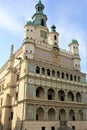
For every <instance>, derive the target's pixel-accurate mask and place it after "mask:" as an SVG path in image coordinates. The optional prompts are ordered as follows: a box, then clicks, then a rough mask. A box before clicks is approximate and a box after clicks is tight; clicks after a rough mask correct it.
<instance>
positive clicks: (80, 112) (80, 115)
mask: <svg viewBox="0 0 87 130" xmlns="http://www.w3.org/2000/svg"><path fill="white" fill-rule="evenodd" d="M78 120H79V121H82V120H83V112H82V110H79V111H78Z"/></svg>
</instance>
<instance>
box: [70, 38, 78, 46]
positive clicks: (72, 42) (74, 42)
mask: <svg viewBox="0 0 87 130" xmlns="http://www.w3.org/2000/svg"><path fill="white" fill-rule="evenodd" d="M72 44H78V45H79V43H78V41H77V40H76V39H72V41H71V42H70V43H69V46H70V45H72Z"/></svg>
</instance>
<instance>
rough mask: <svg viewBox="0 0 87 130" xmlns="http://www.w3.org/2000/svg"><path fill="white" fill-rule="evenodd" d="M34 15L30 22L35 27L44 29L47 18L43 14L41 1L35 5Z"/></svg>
mask: <svg viewBox="0 0 87 130" xmlns="http://www.w3.org/2000/svg"><path fill="white" fill-rule="evenodd" d="M35 8H36V13H35V14H34V15H33V17H32V20H33V23H34V25H35V26H38V25H41V26H45V27H46V21H47V16H46V15H45V14H43V10H44V8H45V7H44V5H43V4H42V2H41V0H39V2H38V3H37V4H36V5H35Z"/></svg>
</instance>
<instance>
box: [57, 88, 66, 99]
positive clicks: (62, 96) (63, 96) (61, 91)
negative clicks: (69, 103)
mask: <svg viewBox="0 0 87 130" xmlns="http://www.w3.org/2000/svg"><path fill="white" fill-rule="evenodd" d="M58 99H59V100H60V101H65V93H64V91H63V90H60V91H59V92H58Z"/></svg>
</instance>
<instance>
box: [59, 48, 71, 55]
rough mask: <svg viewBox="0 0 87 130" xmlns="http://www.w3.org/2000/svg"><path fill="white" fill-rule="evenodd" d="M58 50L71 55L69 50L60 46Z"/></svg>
mask: <svg viewBox="0 0 87 130" xmlns="http://www.w3.org/2000/svg"><path fill="white" fill-rule="evenodd" d="M60 52H61V53H65V54H68V55H73V53H71V52H70V51H67V50H66V49H62V48H60Z"/></svg>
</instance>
